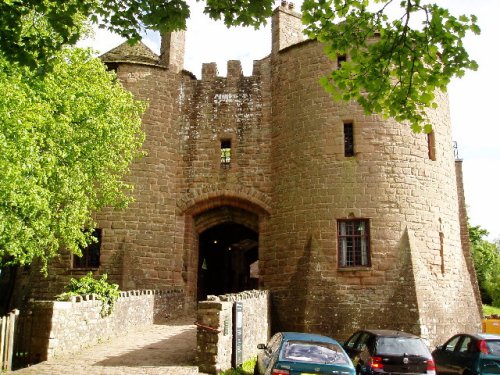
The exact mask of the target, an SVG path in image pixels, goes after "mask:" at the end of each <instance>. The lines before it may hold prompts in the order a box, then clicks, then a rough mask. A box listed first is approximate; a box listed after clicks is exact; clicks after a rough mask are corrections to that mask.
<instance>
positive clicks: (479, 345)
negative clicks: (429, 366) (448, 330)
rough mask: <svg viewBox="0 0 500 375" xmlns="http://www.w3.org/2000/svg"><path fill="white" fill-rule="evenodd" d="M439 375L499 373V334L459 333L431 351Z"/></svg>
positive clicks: (487, 374) (485, 374)
mask: <svg viewBox="0 0 500 375" xmlns="http://www.w3.org/2000/svg"><path fill="white" fill-rule="evenodd" d="M432 356H433V357H434V361H435V362H436V370H437V373H438V374H439V375H452V374H455V375H491V374H500V335H493V334H487V333H478V334H467V333H460V334H458V335H455V336H453V337H451V338H450V339H449V340H448V341H446V342H445V343H444V344H443V345H441V346H438V347H437V348H436V350H434V351H433V352H432Z"/></svg>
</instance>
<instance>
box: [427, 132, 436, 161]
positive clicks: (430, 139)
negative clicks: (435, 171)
mask: <svg viewBox="0 0 500 375" xmlns="http://www.w3.org/2000/svg"><path fill="white" fill-rule="evenodd" d="M427 150H428V151H427V152H428V156H429V159H430V160H432V161H436V133H434V130H431V132H430V133H427Z"/></svg>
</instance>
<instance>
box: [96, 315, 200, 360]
mask: <svg viewBox="0 0 500 375" xmlns="http://www.w3.org/2000/svg"><path fill="white" fill-rule="evenodd" d="M168 324H169V325H171V326H172V325H176V324H175V323H173V324H172V323H168ZM178 325H181V324H178ZM155 326H156V325H155ZM157 326H159V327H158V329H159V330H160V329H161V328H163V327H161V326H162V325H160V324H158V325H157ZM130 344H131V345H130V349H129V350H127V351H126V352H123V353H120V354H119V355H110V356H109V357H108V358H107V359H105V360H102V361H99V362H95V363H94V366H131V367H141V366H153V367H155V366H194V365H195V358H196V327H195V326H186V328H185V329H182V331H181V332H180V333H177V334H174V335H172V336H170V337H168V338H166V339H161V340H159V341H157V342H153V343H148V344H146V345H145V346H142V347H141V344H140V343H138V344H137V345H136V346H135V347H134V346H133V343H130Z"/></svg>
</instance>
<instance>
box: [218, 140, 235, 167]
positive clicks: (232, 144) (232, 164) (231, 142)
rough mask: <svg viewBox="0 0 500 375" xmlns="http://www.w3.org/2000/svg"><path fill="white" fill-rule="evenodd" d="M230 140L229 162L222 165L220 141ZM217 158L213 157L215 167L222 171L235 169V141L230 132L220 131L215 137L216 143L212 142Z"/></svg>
mask: <svg viewBox="0 0 500 375" xmlns="http://www.w3.org/2000/svg"><path fill="white" fill-rule="evenodd" d="M225 141H227V142H230V144H231V156H230V158H231V159H230V162H229V163H228V165H227V166H223V164H222V154H221V153H222V148H221V147H222V142H225ZM214 147H215V150H216V155H217V158H216V159H215V167H216V168H217V169H219V170H220V171H222V172H229V171H234V170H236V169H237V163H236V162H237V158H236V152H235V151H236V147H237V141H236V138H235V136H234V134H232V133H222V134H219V136H218V137H217V138H216V143H215V144H214Z"/></svg>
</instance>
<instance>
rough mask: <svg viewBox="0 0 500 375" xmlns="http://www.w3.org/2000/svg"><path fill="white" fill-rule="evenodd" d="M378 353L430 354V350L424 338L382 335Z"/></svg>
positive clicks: (426, 355)
mask: <svg viewBox="0 0 500 375" xmlns="http://www.w3.org/2000/svg"><path fill="white" fill-rule="evenodd" d="M376 353H377V354H386V355H405V354H407V355H418V356H422V357H428V356H429V350H428V349H427V347H426V346H425V344H424V343H423V341H422V340H420V339H419V338H412V337H380V338H379V339H378V340H377V347H376Z"/></svg>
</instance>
